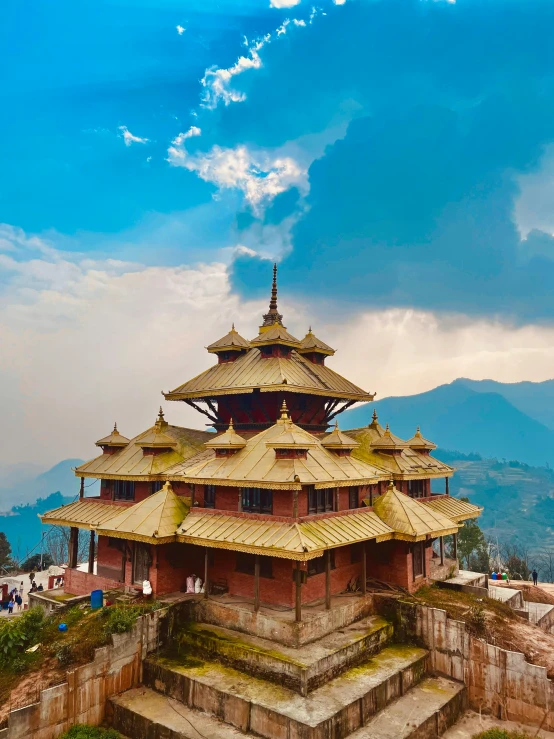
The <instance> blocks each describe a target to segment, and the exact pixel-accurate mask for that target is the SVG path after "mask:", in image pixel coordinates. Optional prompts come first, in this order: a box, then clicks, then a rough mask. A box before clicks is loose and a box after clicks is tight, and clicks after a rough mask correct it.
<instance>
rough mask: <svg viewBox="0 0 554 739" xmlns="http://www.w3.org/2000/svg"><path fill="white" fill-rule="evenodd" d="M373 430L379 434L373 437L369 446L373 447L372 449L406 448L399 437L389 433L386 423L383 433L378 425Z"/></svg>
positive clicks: (406, 445)
mask: <svg viewBox="0 0 554 739" xmlns="http://www.w3.org/2000/svg"><path fill="white" fill-rule="evenodd" d="M375 420H377V417H375ZM372 427H373V426H372V425H371V426H370V428H372ZM375 428H376V429H377V430H378V431H379V433H377V434H376V435H375V438H374V439H373V440H372V442H371V446H372V447H373V449H376V450H379V449H406V448H407V447H408V444H407V443H406V442H405V441H403V440H402V439H401V438H400V437H399V436H395V435H394V434H393V433H391V430H390V428H389V424H388V423H387V425H386V427H385V430H384V431H383V427H382V426H379V424H377V427H375ZM381 432H382V433H381Z"/></svg>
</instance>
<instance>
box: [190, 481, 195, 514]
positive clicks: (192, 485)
mask: <svg viewBox="0 0 554 739" xmlns="http://www.w3.org/2000/svg"><path fill="white" fill-rule="evenodd" d="M195 502H196V485H195V484H194V483H191V486H190V507H191V508H194V504H195Z"/></svg>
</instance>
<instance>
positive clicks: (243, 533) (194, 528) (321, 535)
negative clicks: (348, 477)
mask: <svg viewBox="0 0 554 739" xmlns="http://www.w3.org/2000/svg"><path fill="white" fill-rule="evenodd" d="M392 535H393V532H392V531H391V529H390V528H389V527H388V526H387V525H386V524H385V523H383V521H381V520H380V519H379V518H378V517H377V516H376V515H375V514H374V513H373V512H372V511H362V512H356V513H346V514H342V515H336V516H330V517H327V518H320V519H316V520H313V521H310V522H308V521H298V522H281V521H269V520H267V519H260V520H258V519H252V518H245V517H242V516H237V515H231V514H228V513H227V514H224V513H211V512H205V511H202V512H200V511H194V510H193V511H191V513H189V515H188V516H187V517H186V518H185V520H184V521H183V523H182V524H181V526H180V527H179V529H178V531H177V539H178V541H181V542H185V543H187V544H196V545H199V546H207V547H213V548H217V549H232V550H234V551H238V552H250V553H252V554H265V555H268V556H272V557H280V558H283V559H293V560H301V561H302V560H309V559H313V558H315V557H319V556H321V554H322V553H323V552H324V551H325V550H326V549H332V548H334V547H340V546H345V545H346V544H354V543H356V542H359V541H367V540H368V539H375V540H376V541H386V540H387V539H390V538H392Z"/></svg>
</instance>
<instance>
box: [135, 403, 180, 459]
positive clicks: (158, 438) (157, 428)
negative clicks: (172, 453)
mask: <svg viewBox="0 0 554 739" xmlns="http://www.w3.org/2000/svg"><path fill="white" fill-rule="evenodd" d="M168 426H169V424H168V422H167V421H166V420H165V418H164V412H163V410H162V408H161V406H160V411H159V413H158V418H157V420H156V423H155V424H154V426H153V427H152V428H151V429H150V430H149V431H147V432H146V433H145V434H144V436H143V437H142V438H141V439H140V441H139V446H141V447H143V448H148V449H173V447H175V446H176V443H175V439H172V438H171V436H169V435H168V434H166V433H165V429H166V428H167V427H168Z"/></svg>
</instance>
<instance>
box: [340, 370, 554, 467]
mask: <svg viewBox="0 0 554 739" xmlns="http://www.w3.org/2000/svg"><path fill="white" fill-rule="evenodd" d="M487 382H488V381H487ZM491 382H492V381H491ZM476 384H477V385H479V388H480V389H479V390H476V389H474V387H472V385H473V381H471V380H456V381H455V382H453V383H451V384H449V385H440V386H439V387H437V388H435V389H434V390H430V391H428V392H426V393H420V394H418V395H408V396H404V397H390V398H384V399H383V400H379V401H377V402H376V403H367V404H364V405H363V406H360V407H359V408H355V409H353V410H350V411H346V413H344V414H343V415H342V417H341V427H342V428H343V429H348V428H356V427H358V426H364V425H367V424H368V423H369V422H370V420H371V414H372V413H373V409H374V408H375V409H376V410H377V413H378V415H379V421H380V422H381V423H382V425H383V426H384V425H385V424H386V423H388V424H389V425H390V427H391V430H392V431H393V433H395V434H398V436H401V437H403V438H409V437H411V436H412V435H413V433H414V431H415V429H416V426H418V425H420V426H421V431H422V433H423V435H424V436H425V437H426V438H428V439H431V440H432V441H434V442H435V443H436V444H438V445H439V446H440V447H442V448H446V449H457V450H459V451H460V452H462V453H464V454H469V453H472V452H476V453H478V454H480V455H481V456H482V457H486V458H491V457H494V458H497V459H506V460H511V459H514V460H519V461H520V462H524V463H526V464H530V465H534V466H538V467H543V466H548V465H552V466H553V467H554V430H552V429H551V428H548V427H547V426H546V425H545V424H544V423H541V422H540V421H537V420H536V419H535V418H532V417H531V416H530V415H528V414H526V413H524V412H522V411H521V410H520V409H519V408H517V407H516V406H515V405H513V404H512V403H511V402H510V401H508V400H507V399H506V397H505V396H503V395H501V394H500V393H497V392H488V391H486V386H485V385H480V384H479V383H476ZM493 384H494V385H500V386H502V383H493ZM522 384H533V383H522ZM535 384H536V385H540V386H542V385H545V383H535ZM502 387H504V386H502ZM509 387H511V388H513V386H509ZM547 387H548V388H549V387H550V385H547ZM508 392H511V390H510V391H508ZM547 392H548V391H545V397H546V394H547ZM527 395H528V396H530V395H531V394H530V393H529V392H527ZM524 396H525V391H524V392H522V393H521V395H520V398H519V400H518V402H519V403H520V404H523V398H524ZM534 403H536V404H537V405H538V401H536V400H533V403H531V402H529V404H530V405H533V404H534ZM544 403H545V405H546V404H547V401H546V400H545V401H544ZM533 407H535V405H533ZM545 413H546V412H544V413H543V415H545Z"/></svg>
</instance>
